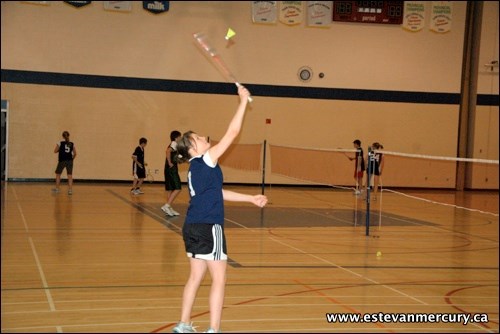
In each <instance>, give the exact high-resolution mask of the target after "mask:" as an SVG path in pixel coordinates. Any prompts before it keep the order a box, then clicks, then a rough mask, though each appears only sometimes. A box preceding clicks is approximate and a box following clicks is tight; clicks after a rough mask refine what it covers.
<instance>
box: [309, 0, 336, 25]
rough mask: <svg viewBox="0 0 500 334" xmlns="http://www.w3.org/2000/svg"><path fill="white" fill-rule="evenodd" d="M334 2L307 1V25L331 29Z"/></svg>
mask: <svg viewBox="0 0 500 334" xmlns="http://www.w3.org/2000/svg"><path fill="white" fill-rule="evenodd" d="M332 11H333V1H307V25H308V26H310V27H330V25H331V23H332V17H333V16H332V13H333V12H332Z"/></svg>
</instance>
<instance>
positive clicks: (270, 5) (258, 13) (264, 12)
mask: <svg viewBox="0 0 500 334" xmlns="http://www.w3.org/2000/svg"><path fill="white" fill-rule="evenodd" d="M277 12H278V1H252V21H253V23H268V24H272V23H276V20H277V17H278V15H277Z"/></svg>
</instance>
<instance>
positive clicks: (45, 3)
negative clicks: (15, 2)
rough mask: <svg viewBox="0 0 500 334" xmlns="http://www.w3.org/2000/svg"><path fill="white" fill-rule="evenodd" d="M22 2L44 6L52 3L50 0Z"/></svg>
mask: <svg viewBox="0 0 500 334" xmlns="http://www.w3.org/2000/svg"><path fill="white" fill-rule="evenodd" d="M21 3H29V4H32V5H43V6H48V5H50V3H49V2H48V1H21Z"/></svg>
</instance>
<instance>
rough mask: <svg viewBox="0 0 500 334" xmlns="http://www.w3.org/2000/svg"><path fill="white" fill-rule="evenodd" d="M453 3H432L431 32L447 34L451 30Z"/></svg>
mask: <svg viewBox="0 0 500 334" xmlns="http://www.w3.org/2000/svg"><path fill="white" fill-rule="evenodd" d="M452 3H453V1H432V4H431V6H432V7H431V23H430V30H432V31H435V32H439V33H445V32H448V31H450V30H451V19H452V14H453V7H452Z"/></svg>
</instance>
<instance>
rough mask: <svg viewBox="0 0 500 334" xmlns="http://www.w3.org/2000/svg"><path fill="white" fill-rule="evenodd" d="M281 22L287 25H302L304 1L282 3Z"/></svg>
mask: <svg viewBox="0 0 500 334" xmlns="http://www.w3.org/2000/svg"><path fill="white" fill-rule="evenodd" d="M279 10H280V22H281V23H284V24H287V25H290V26H291V25H295V24H300V23H302V18H303V16H304V13H303V11H302V1H280V9H279Z"/></svg>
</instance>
